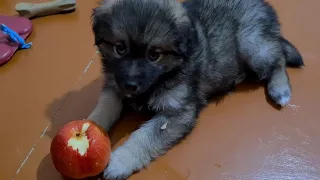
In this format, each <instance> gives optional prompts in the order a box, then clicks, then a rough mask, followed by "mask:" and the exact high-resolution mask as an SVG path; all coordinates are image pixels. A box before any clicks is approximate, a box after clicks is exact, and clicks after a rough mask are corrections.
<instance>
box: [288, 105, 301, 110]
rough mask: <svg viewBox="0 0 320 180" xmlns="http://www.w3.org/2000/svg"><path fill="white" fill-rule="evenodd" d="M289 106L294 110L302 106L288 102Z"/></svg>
mask: <svg viewBox="0 0 320 180" xmlns="http://www.w3.org/2000/svg"><path fill="white" fill-rule="evenodd" d="M288 106H289V107H290V108H291V109H292V110H294V111H296V110H297V109H298V108H300V106H297V105H295V104H288Z"/></svg>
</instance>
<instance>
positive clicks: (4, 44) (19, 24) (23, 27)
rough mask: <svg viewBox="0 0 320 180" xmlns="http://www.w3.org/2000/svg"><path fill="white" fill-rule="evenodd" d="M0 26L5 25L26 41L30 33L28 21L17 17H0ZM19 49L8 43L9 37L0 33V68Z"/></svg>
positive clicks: (17, 45)
mask: <svg viewBox="0 0 320 180" xmlns="http://www.w3.org/2000/svg"><path fill="white" fill-rule="evenodd" d="M0 24H5V25H6V26H8V27H9V28H10V29H12V30H14V31H15V32H17V33H18V34H19V35H20V36H21V37H22V38H23V39H26V38H27V37H28V36H29V35H30V34H31V32H32V23H31V21H30V20H29V19H27V18H24V17H18V16H3V15H0ZM18 48H19V44H17V43H15V42H10V40H9V37H8V36H7V35H6V34H4V33H3V32H1V31H0V66H2V65H4V64H5V63H7V62H8V61H9V60H10V59H11V57H12V56H13V55H14V53H15V52H16V51H17V49H18Z"/></svg>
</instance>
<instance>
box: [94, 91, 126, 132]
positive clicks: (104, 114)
mask: <svg viewBox="0 0 320 180" xmlns="http://www.w3.org/2000/svg"><path fill="white" fill-rule="evenodd" d="M121 110H122V100H121V98H120V96H119V95H118V93H117V92H116V91H115V90H114V89H112V88H105V89H103V90H102V92H101V94H100V97H99V100H98V104H97V105H96V107H95V109H94V110H93V111H92V113H91V114H90V115H89V117H88V119H89V120H92V121H94V122H96V123H97V124H99V125H100V126H101V127H103V128H104V129H105V130H106V131H109V129H110V127H111V126H112V125H113V124H114V123H115V121H116V120H117V119H118V118H119V116H120V113H121Z"/></svg>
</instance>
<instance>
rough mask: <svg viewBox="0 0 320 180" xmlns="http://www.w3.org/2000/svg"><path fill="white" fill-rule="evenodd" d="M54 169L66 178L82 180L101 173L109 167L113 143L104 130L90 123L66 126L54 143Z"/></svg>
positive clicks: (71, 123) (76, 121) (73, 122)
mask: <svg viewBox="0 0 320 180" xmlns="http://www.w3.org/2000/svg"><path fill="white" fill-rule="evenodd" d="M50 153H51V157H52V161H53V164H54V166H55V168H56V169H57V170H58V171H59V172H60V173H61V174H62V175H63V176H65V177H69V178H72V179H82V178H87V177H92V176H96V175H98V174H100V173H101V172H102V171H103V170H104V169H105V167H106V166H107V165H108V163H109V160H110V153H111V143H110V139H109V137H108V135H107V134H106V133H105V131H104V130H103V129H102V128H101V127H100V126H98V125H97V124H96V123H94V122H92V121H89V120H75V121H71V122H69V123H67V124H65V125H64V126H63V127H62V128H61V129H60V131H59V132H58V133H57V134H56V135H55V137H54V138H53V140H52V142H51V147H50Z"/></svg>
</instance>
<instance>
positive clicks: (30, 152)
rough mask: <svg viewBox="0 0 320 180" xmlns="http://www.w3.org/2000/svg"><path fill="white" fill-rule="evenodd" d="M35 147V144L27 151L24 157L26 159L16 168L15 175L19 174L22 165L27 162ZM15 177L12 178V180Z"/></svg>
mask: <svg viewBox="0 0 320 180" xmlns="http://www.w3.org/2000/svg"><path fill="white" fill-rule="evenodd" d="M35 147H36V144H34V145H33V146H32V148H31V150H30V151H29V153H28V155H27V156H26V158H25V159H24V160H23V162H22V163H21V165H20V167H19V168H18V170H17V172H16V175H18V174H19V172H20V171H21V169H22V167H23V166H24V164H25V163H26V162H27V160H28V159H29V157H30V155H31V154H32V152H33V151H34V149H35ZM14 178H15V176H13V177H12V179H14Z"/></svg>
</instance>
